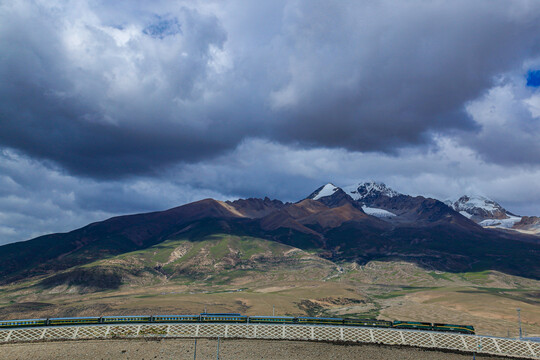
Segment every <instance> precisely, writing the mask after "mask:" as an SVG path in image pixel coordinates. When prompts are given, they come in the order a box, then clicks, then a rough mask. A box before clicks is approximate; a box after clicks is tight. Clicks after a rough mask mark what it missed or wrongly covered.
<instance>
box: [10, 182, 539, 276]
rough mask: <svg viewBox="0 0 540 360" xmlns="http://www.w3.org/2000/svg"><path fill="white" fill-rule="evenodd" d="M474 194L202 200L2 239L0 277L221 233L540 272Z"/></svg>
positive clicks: (330, 192) (363, 188) (529, 243)
mask: <svg viewBox="0 0 540 360" xmlns="http://www.w3.org/2000/svg"><path fill="white" fill-rule="evenodd" d="M471 199H473V200H471ZM474 199H475V198H470V197H462V198H460V199H459V200H458V201H456V202H453V203H446V204H445V203H444V202H442V201H439V200H436V199H432V198H425V197H422V196H416V197H413V196H409V195H404V194H400V193H398V192H396V191H394V190H392V189H390V188H388V187H386V186H385V185H384V184H382V183H375V182H368V183H361V184H358V185H357V186H352V187H346V188H343V189H342V188H340V187H337V186H335V185H333V184H326V185H324V186H321V187H320V188H318V189H317V190H315V191H314V192H313V193H311V194H310V195H309V196H307V197H306V198H305V199H303V200H301V201H298V202H296V203H284V202H282V201H279V200H270V199H269V198H264V199H256V198H249V199H240V200H236V201H225V202H224V201H218V200H213V199H205V200H201V201H197V202H193V203H190V204H186V205H183V206H179V207H176V208H172V209H169V210H165V211H158V212H152V213H144V214H135V215H126V216H119V217H113V218H110V219H107V220H105V221H101V222H96V223H92V224H89V225H87V226H85V227H83V228H80V229H77V230H74V231H71V232H68V233H58V234H51V235H45V236H40V237H38V238H35V239H32V240H28V241H25V242H18V243H13V244H8V245H4V246H2V247H0V276H1V278H2V283H9V282H13V281H16V280H19V279H24V278H28V277H32V276H35V275H40V276H48V275H50V274H54V273H55V272H57V271H59V270H65V269H70V268H73V267H76V266H81V265H84V264H88V263H90V262H93V261H96V260H99V259H104V258H108V257H111V256H116V255H119V254H123V253H127V252H131V251H135V250H140V249H145V248H148V247H151V246H154V245H156V244H159V243H162V242H164V241H167V240H172V239H178V238H180V237H181V238H187V239H190V241H193V242H196V241H199V240H200V239H202V238H205V237H207V236H210V235H213V234H230V235H237V236H253V237H257V238H261V239H266V240H271V241H275V242H279V243H282V244H285V245H289V246H293V247H297V248H299V249H303V250H309V251H316V252H317V253H318V254H319V256H321V257H323V258H327V259H329V260H332V261H355V262H357V263H359V264H363V263H366V262H368V261H371V260H385V259H388V260H391V259H402V260H407V261H411V262H415V263H417V264H419V265H421V266H423V267H426V268H431V269H439V270H444V271H456V272H458V271H477V270H485V269H493V270H499V271H502V272H506V273H508V274H513V275H520V276H525V277H530V278H540V262H539V261H538V259H539V258H540V257H539V255H540V238H539V237H536V236H531V235H527V234H522V233H518V232H504V231H499V230H497V229H489V228H484V227H482V226H481V225H482V224H484V223H485V221H486V220H487V219H491V220H497V221H504V220H505V216H507V217H510V216H513V217H515V215H513V214H511V213H509V212H507V211H506V210H504V209H503V208H502V207H500V206H499V205H498V204H496V203H494V202H490V203H487V204H488V206H484V207H483V208H482V204H481V203H480V204H478V202H475V201H474ZM484 204H486V202H484ZM472 205H475V206H472ZM476 205H479V206H476ZM482 209H483V210H482ZM487 210H490V211H491V212H490V213H488V212H487ZM464 215H465V216H464ZM469 215H470V216H469ZM537 220H538V218H535V217H528V218H526V217H524V218H521V219H520V221H519V222H516V225H518V226H524V227H527V226H528V227H527V229H530V228H534V227H535V226H538V221H537ZM519 224H521V225H519Z"/></svg>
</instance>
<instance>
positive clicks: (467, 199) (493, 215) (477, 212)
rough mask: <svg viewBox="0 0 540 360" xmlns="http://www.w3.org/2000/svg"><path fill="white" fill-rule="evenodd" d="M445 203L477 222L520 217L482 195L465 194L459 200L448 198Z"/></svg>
mask: <svg viewBox="0 0 540 360" xmlns="http://www.w3.org/2000/svg"><path fill="white" fill-rule="evenodd" d="M445 203H446V204H447V205H448V206H450V207H451V208H453V209H454V210H456V211H458V212H459V213H461V214H462V215H463V216H466V217H468V218H469V219H473V220H475V221H477V222H483V221H484V220H486V219H499V220H503V219H513V218H516V219H519V218H518V217H516V216H515V215H513V214H511V213H509V212H508V211H506V209H504V208H503V207H502V206H501V205H499V204H498V203H497V202H495V201H493V200H491V199H488V198H487V197H485V196H481V195H464V196H462V197H460V198H459V199H458V200H455V201H452V200H447V201H445ZM518 221H519V220H518Z"/></svg>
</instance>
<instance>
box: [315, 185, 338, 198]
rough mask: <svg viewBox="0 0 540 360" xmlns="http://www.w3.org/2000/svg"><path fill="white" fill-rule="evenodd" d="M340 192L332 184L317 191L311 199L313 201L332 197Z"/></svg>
mask: <svg viewBox="0 0 540 360" xmlns="http://www.w3.org/2000/svg"><path fill="white" fill-rule="evenodd" d="M338 190H339V187H337V186H335V185H334V184H332V183H328V184H326V185H324V186H323V187H321V188H319V189H317V190H316V191H315V192H314V193H313V194H311V195H310V196H309V198H311V199H313V200H319V199H320V198H323V197H327V196H332V195H333V194H334V193H335V192H336V191H338Z"/></svg>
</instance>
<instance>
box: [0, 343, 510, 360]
mask: <svg viewBox="0 0 540 360" xmlns="http://www.w3.org/2000/svg"><path fill="white" fill-rule="evenodd" d="M219 350H220V351H219V355H220V356H219V359H221V360H227V359H234V360H252V359H265V360H278V359H288V360H305V359H310V360H319V359H320V360H323V359H324V360H327V359H334V360H340V359H358V360H363V359H365V360H394V359H395V360H424V359H425V360H428V359H429V360H470V359H472V354H456V353H448V352H440V351H432V350H423V349H417V348H408V347H397V346H380V345H365V344H360V345H341V344H330V343H316V342H307V341H272V340H231V339H226V340H221V341H220V349H219ZM216 353H217V340H215V339H199V340H197V353H196V355H197V356H196V358H197V359H214V358H216ZM193 357H194V340H193V339H163V340H161V339H159V340H89V341H70V342H49V343H29V344H6V345H0V358H2V359H18V360H45V359H56V360H71V359H81V360H84V359H88V360H90V359H91V360H97V359H115V360H116V359H119V360H123V359H126V360H127V359H130V360H139V359H140V360H143V359H193ZM476 359H479V360H480V359H490V360H503V359H508V358H506V357H505V358H502V357H492V356H485V355H476Z"/></svg>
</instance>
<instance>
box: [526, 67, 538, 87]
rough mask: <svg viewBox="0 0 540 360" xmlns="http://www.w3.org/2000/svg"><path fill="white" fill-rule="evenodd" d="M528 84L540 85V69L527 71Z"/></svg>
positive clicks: (532, 85)
mask: <svg viewBox="0 0 540 360" xmlns="http://www.w3.org/2000/svg"><path fill="white" fill-rule="evenodd" d="M527 86H531V87H539V86H540V70H529V72H527Z"/></svg>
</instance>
